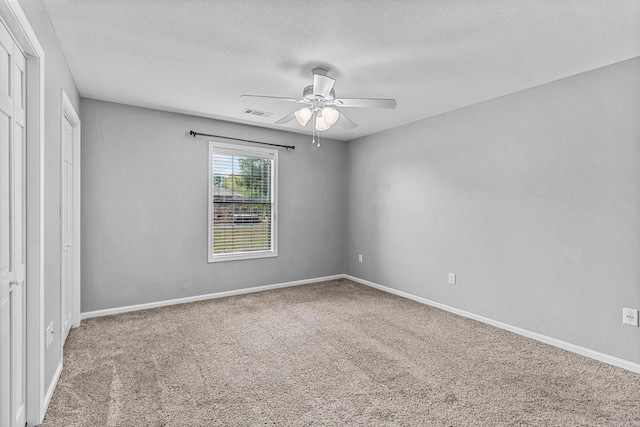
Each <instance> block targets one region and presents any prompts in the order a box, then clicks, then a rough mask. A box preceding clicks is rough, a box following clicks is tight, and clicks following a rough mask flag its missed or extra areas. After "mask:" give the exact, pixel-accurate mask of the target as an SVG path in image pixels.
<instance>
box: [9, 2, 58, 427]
mask: <svg viewBox="0 0 640 427" xmlns="http://www.w3.org/2000/svg"><path fill="white" fill-rule="evenodd" d="M0 19H2V21H3V22H4V24H5V25H6V27H7V28H8V29H9V32H10V33H11V34H12V36H13V37H14V38H15V40H16V42H17V43H18V45H19V46H20V48H21V49H22V50H23V52H24V53H25V55H26V57H27V67H26V68H27V70H26V71H27V79H26V85H27V88H26V95H27V99H26V102H27V111H26V114H27V127H26V132H27V135H26V155H27V159H26V163H27V164H26V175H27V188H26V192H27V209H26V218H27V220H26V232H27V239H26V245H27V246H26V249H27V280H26V286H25V290H26V321H27V323H26V337H25V338H26V348H27V352H26V353H27V355H26V371H27V377H26V384H25V387H26V402H25V403H26V420H27V425H38V424H40V423H41V422H42V420H43V419H44V414H45V411H46V408H47V406H48V403H49V402H45V397H44V395H45V393H44V351H45V350H44V338H45V337H44V320H43V319H44V105H45V102H44V101H45V96H44V83H45V72H44V71H45V55H44V49H43V48H42V45H41V44H40V41H39V40H38V37H37V36H36V33H35V32H34V30H33V28H32V27H31V24H30V23H29V20H28V19H27V17H26V15H25V13H24V11H23V10H22V7H21V6H20V3H19V1H18V0H0Z"/></svg>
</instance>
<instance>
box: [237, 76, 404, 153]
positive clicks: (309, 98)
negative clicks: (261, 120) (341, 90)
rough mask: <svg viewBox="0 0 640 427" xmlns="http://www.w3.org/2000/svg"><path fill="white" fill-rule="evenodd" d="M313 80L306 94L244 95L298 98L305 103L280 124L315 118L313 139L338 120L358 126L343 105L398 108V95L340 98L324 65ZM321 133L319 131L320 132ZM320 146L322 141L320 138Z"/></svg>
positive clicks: (280, 99)
mask: <svg viewBox="0 0 640 427" xmlns="http://www.w3.org/2000/svg"><path fill="white" fill-rule="evenodd" d="M311 72H312V73H313V84H312V85H311V86H307V87H305V88H304V90H303V91H302V98H286V97H278V96H264V95H241V96H242V97H245V98H260V99H274V100H278V101H286V102H295V103H296V104H300V105H302V107H300V108H299V109H297V110H295V111H293V112H292V113H290V114H287V115H286V116H284V117H283V118H281V119H280V120H278V121H277V122H275V123H276V124H285V123H289V122H290V121H291V120H293V119H296V120H297V121H298V123H299V124H300V125H301V126H307V124H308V123H309V122H312V125H313V128H312V132H313V137H312V138H313V139H312V143H315V142H316V141H315V132H316V131H317V132H322V131H325V130H328V129H329V128H331V126H333V125H334V124H336V123H338V124H340V126H342V127H343V128H345V129H354V128H355V127H357V126H358V125H356V124H355V123H354V121H353V120H351V119H350V118H349V117H347V115H346V114H344V112H342V111H341V110H340V109H339V108H338V107H340V108H388V109H394V108H396V105H397V102H396V100H395V99H380V98H336V91H335V89H334V88H333V85H334V84H335V81H336V80H335V79H333V78H331V77H329V76H327V72H328V70H327V69H325V68H322V67H317V68H314V69H313V70H312V71H311ZM319 135H320V134H319V133H318V136H319ZM318 146H320V142H318Z"/></svg>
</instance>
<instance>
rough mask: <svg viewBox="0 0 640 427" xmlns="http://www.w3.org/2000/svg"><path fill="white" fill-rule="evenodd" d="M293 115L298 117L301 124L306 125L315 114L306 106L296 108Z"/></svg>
mask: <svg viewBox="0 0 640 427" xmlns="http://www.w3.org/2000/svg"><path fill="white" fill-rule="evenodd" d="M293 115H294V116H295V117H296V120H297V121H298V123H300V126H306V125H307V123H308V122H309V119H311V116H312V115H313V114H312V113H311V110H310V109H309V108H307V107H304V108H300V109H299V110H296V112H295V113H294V114H293Z"/></svg>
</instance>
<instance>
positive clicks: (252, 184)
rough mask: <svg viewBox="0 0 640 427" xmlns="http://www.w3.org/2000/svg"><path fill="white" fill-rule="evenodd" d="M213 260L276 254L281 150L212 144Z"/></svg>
mask: <svg viewBox="0 0 640 427" xmlns="http://www.w3.org/2000/svg"><path fill="white" fill-rule="evenodd" d="M210 152H211V157H210V160H211V175H210V179H211V181H210V186H209V187H210V212H211V215H210V246H211V248H210V256H209V259H210V261H218V260H224V259H244V258H256V257H261V256H274V255H275V254H276V251H275V223H276V222H275V219H276V218H275V214H276V209H275V200H276V198H275V193H276V188H275V185H274V184H275V182H276V180H275V170H276V159H277V152H276V151H274V150H263V149H253V147H244V146H235V145H231V144H222V143H214V142H212V143H211V146H210Z"/></svg>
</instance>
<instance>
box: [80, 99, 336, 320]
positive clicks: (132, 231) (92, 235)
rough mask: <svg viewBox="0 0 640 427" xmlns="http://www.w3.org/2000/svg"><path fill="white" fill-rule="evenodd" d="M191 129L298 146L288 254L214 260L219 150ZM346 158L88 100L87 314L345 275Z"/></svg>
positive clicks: (262, 133)
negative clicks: (211, 152)
mask: <svg viewBox="0 0 640 427" xmlns="http://www.w3.org/2000/svg"><path fill="white" fill-rule="evenodd" d="M191 129H193V130H195V131H197V132H202V133H211V134H218V135H224V136H229V137H234V138H244V139H251V140H259V141H265V142H272V143H278V144H285V145H295V146H296V149H295V150H294V151H287V150H280V155H279V165H278V169H279V176H278V179H279V195H278V202H279V207H278V208H279V236H278V257H276V258H263V259H258V260H243V261H228V262H218V263H211V264H209V263H208V262H207V183H208V160H207V159H208V149H209V148H208V140H207V139H205V138H196V139H194V138H193V137H191V136H188V135H187V133H188V131H189V130H191ZM228 142H230V141H228ZM345 161H346V147H345V143H343V142H338V141H330V140H323V142H322V147H321V148H320V149H319V150H318V149H312V148H311V138H310V137H308V136H303V135H298V134H292V133H287V132H281V131H277V130H265V129H259V128H255V127H251V126H245V125H241V124H235V123H228V122H221V121H216V120H210V119H204V118H197V117H191V116H185V115H180V114H173V113H166V112H160V111H155V110H150V109H144V108H136V107H130V106H124V105H120V104H113V103H107V102H101V101H95V100H91V99H82V297H81V298H82V311H83V312H88V311H93V310H98V309H105V308H113V307H121V306H127V305H132V304H141V303H147V302H154V301H162V300H168V299H174V298H181V297H187V296H193V295H202V294H207V293H212V292H221V291H228V290H234V289H241V288H248V287H254V286H260V285H268V284H275V283H282V282H288V281H294V280H301V279H306V278H314V277H321V276H327V275H334V274H340V273H343V272H344V251H343V245H342V236H343V235H344V224H345V221H344V198H345V185H344V182H345V164H346V163H345Z"/></svg>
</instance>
